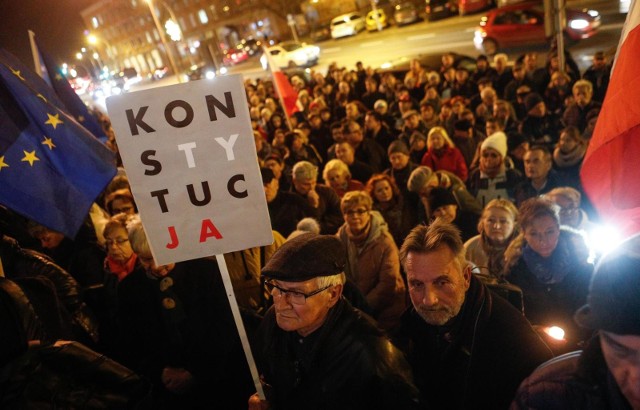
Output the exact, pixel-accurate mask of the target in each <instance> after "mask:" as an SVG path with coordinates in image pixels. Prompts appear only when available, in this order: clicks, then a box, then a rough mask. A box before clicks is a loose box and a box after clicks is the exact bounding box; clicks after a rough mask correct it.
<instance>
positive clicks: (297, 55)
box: [260, 41, 320, 70]
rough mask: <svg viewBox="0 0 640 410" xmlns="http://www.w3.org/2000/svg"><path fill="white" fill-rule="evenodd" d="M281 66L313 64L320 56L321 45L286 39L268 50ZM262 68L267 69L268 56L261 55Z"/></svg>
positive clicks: (273, 59) (274, 60) (275, 61)
mask: <svg viewBox="0 0 640 410" xmlns="http://www.w3.org/2000/svg"><path fill="white" fill-rule="evenodd" d="M266 52H267V53H269V55H270V56H271V60H272V61H273V62H274V63H275V64H276V65H277V66H278V67H279V68H289V67H305V66H312V65H314V64H316V63H317V62H318V59H319V58H320V47H318V46H313V45H308V44H306V43H296V42H295V41H285V42H283V43H280V44H276V45H275V46H273V47H269V48H267V50H266ZM260 63H262V68H264V69H265V70H266V69H267V57H266V56H265V55H262V57H260Z"/></svg>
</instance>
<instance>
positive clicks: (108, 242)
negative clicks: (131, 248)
mask: <svg viewBox="0 0 640 410" xmlns="http://www.w3.org/2000/svg"><path fill="white" fill-rule="evenodd" d="M125 242H129V239H127V238H116V239H105V241H104V244H105V246H106V247H109V246H112V245H117V246H122V244H123V243H125Z"/></svg>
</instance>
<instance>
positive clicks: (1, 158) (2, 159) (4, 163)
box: [0, 155, 9, 171]
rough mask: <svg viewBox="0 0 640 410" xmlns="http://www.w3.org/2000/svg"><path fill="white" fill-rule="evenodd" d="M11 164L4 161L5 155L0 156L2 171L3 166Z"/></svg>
mask: <svg viewBox="0 0 640 410" xmlns="http://www.w3.org/2000/svg"><path fill="white" fill-rule="evenodd" d="M8 166H9V164H7V163H6V162H4V155H3V156H1V157H0V171H2V168H4V167H8Z"/></svg>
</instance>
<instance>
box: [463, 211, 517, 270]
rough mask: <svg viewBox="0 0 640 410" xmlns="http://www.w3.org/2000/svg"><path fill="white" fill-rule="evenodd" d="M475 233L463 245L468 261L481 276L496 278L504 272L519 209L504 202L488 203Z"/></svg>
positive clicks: (515, 232)
mask: <svg viewBox="0 0 640 410" xmlns="http://www.w3.org/2000/svg"><path fill="white" fill-rule="evenodd" d="M478 232H479V233H480V234H479V235H476V236H474V237H473V238H471V239H469V240H468V241H467V242H466V243H465V244H464V249H465V252H466V257H467V260H469V261H471V262H473V263H474V264H475V265H476V266H477V267H478V268H480V271H481V272H482V274H484V275H486V276H487V277H489V278H492V277H496V278H497V277H499V276H500V275H501V274H502V271H503V270H504V251H505V250H506V249H507V246H509V244H510V243H511V241H512V240H513V238H515V237H516V236H517V235H518V233H519V228H518V209H517V208H516V206H515V205H514V204H513V202H511V201H509V200H506V199H494V200H492V201H489V203H488V204H487V206H486V207H485V208H484V210H483V211H482V216H481V217H480V222H479V223H478Z"/></svg>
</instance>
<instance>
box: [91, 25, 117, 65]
mask: <svg viewBox="0 0 640 410" xmlns="http://www.w3.org/2000/svg"><path fill="white" fill-rule="evenodd" d="M86 40H87V43H88V44H90V45H91V46H92V49H93V50H94V53H93V58H94V59H95V60H96V61H98V63H99V64H100V65H101V66H102V71H103V72H104V73H108V71H109V69H108V67H107V66H106V65H105V64H104V59H102V58H100V54H98V53H97V52H95V46H96V45H98V43H102V47H100V48H104V51H105V53H104V54H103V56H104V55H105V54H106V56H107V58H108V62H109V64H113V65H117V64H115V63H114V61H115V59H114V58H113V57H112V53H114V52H113V50H114V49H113V47H112V46H111V44H109V42H108V41H107V40H105V39H103V38H98V37H97V36H96V35H95V34H86ZM100 48H99V50H98V51H101V50H100Z"/></svg>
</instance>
